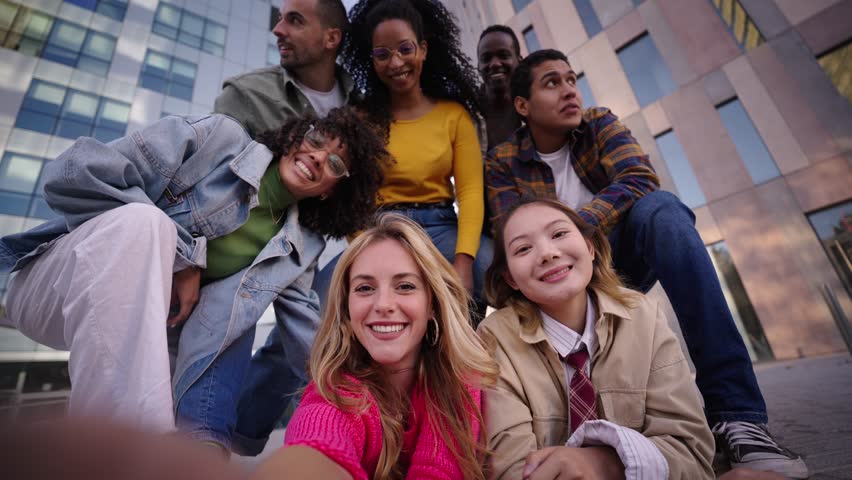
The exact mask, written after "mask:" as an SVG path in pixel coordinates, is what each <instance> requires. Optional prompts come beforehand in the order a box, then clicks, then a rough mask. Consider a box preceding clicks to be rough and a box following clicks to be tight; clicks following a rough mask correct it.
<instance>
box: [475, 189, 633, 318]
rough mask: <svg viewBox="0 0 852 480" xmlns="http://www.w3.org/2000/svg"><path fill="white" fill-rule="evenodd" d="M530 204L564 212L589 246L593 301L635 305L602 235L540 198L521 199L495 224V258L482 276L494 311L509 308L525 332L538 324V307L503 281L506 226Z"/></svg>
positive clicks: (506, 268) (571, 212)
mask: <svg viewBox="0 0 852 480" xmlns="http://www.w3.org/2000/svg"><path fill="white" fill-rule="evenodd" d="M530 205H543V206H545V207H550V208H552V209H554V210H557V211H559V212H562V213H564V214H565V216H566V217H568V219H569V220H571V222H572V223H573V224H574V225H576V226H577V229H578V230H579V231H580V234H581V235H583V238H585V239H586V241H587V242H589V243H590V244H591V245H592V248H593V249H594V252H595V260H594V262H593V263H592V265H593V267H592V279H591V281H589V285H588V286H587V287H586V289H587V290H591V291H592V293H593V295H592V297H593V298H594V291H600V292H603V293H605V294H606V295H608V296H610V297H612V298H613V299H614V300H615V301H617V302H618V303H620V304H622V305H624V306H625V307H633V306H635V303H636V301H637V299H638V294H637V293H634V292H632V291H630V290H627V289H625V288H623V287H624V282H622V281H621V278H620V277H619V276H618V274H617V273H616V272H615V269H614V268H613V267H612V249H611V248H610V246H609V240H607V238H606V236H605V235H604V234H603V232H601V231H600V229H598V228H596V227H594V226H592V225H590V224H589V223H587V222H586V221H585V220H583V217H581V216H580V215H578V214H577V212H576V211H574V210H573V209H572V208H571V207H568V206H566V205H564V204H562V203H560V202H558V201H556V200H551V199H543V198H527V199H524V200H523V201H521V203H519V204H517V205H515V206H514V207H512V208H511V209H510V210H509V211H508V212H507V213H506V214H505V215H503V216H502V218H501V219H500V222H499V224H498V225H497V228H496V230H495V235H494V259H493V260H492V262H491V266H490V267H489V268H488V271H487V272H486V273H485V294H486V295H487V297H488V300H489V303H490V304H491V305H493V306H494V307H495V308H503V307H509V306H511V307H512V308H514V309H515V312H517V313H518V318H520V319H521V322H522V324H523V325H524V326H525V327H526V328H527V329H534V328H536V327H537V326H538V324H539V323H540V322H541V315H540V314H539V308H538V305H536V304H535V303H533V302H532V301H531V300H529V299H528V298H527V297H525V296H524V294H523V293H521V291H520V290H515V289H514V288H512V287H511V286H509V284H508V283H506V279H505V274H506V273H508V271H509V265H508V260H507V257H506V224H507V223H509V220H510V219H511V218H512V217H514V216H515V215H517V214H519V213H520V210H522V209H523V208H524V207H528V206H530Z"/></svg>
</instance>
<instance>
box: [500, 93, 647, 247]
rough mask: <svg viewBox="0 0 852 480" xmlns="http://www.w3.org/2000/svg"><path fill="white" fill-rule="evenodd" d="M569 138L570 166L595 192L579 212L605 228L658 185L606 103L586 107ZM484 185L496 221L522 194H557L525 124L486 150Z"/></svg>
mask: <svg viewBox="0 0 852 480" xmlns="http://www.w3.org/2000/svg"><path fill="white" fill-rule="evenodd" d="M568 141H569V143H570V150H571V166H573V167H574V172H575V173H576V174H577V176H578V177H580V181H582V182H583V185H585V186H586V188H588V189H589V191H590V192H592V193H593V194H594V195H595V198H594V200H592V202H591V203H589V204H587V205H584V206H582V207H581V208H579V209H578V210H577V212H578V213H579V214H580V216H581V217H583V219H584V220H586V221H587V222H589V223H591V224H592V225H595V226H597V227H598V228H600V229H602V231H603V232H604V233H605V234H606V233H609V232H610V231H611V230H612V228H613V227H614V226H615V225H616V224H617V223H618V222H619V220H621V218H622V216H623V215H624V214H625V213H627V211H629V210H630V207H632V206H633V204H634V203H635V202H636V200H638V199H639V198H641V197H642V196H644V195H646V194H648V193H650V192H653V191H654V190H657V189H658V188H659V187H660V180H659V179H658V178H657V174H656V172H655V171H654V167H652V166H651V162H650V161H649V160H648V156H647V155H645V153H644V152H642V148H641V147H639V144H638V143H637V142H636V139H635V138H633V135H631V134H630V130H628V129H627V127H625V126H624V125H622V123H621V122H620V121H619V120H618V117H616V116H615V115H614V114H613V113H612V112H610V111H609V109H608V108H589V109H586V110H585V111H583V120H582V121H581V122H580V126H579V127H577V128H576V129H574V130H572V131H571V133H570V134H569V135H568ZM485 185H486V188H487V196H488V206H489V211H490V213H491V221H492V223H493V224H494V225H497V224H498V222H499V221H500V217H502V216H503V215H504V214H505V213H506V212H508V211H509V209H511V208H512V206H514V205H515V204H517V203H519V202H520V201H521V200H522V199H525V198H528V197H536V198H552V199H557V197H556V185H555V182H554V179H553V172H552V171H551V169H550V166H548V165H547V164H546V163H544V162H543V161H542V160H541V159H540V158H539V157H538V154H537V153H536V150H535V145H534V144H533V139H532V136H531V135H530V130H529V127H527V126H523V127H521V128H519V129H518V130H517V131H516V132H515V133H514V134H513V135H512V138H510V139H509V140H507V141H506V142H504V143H501V144H500V145H497V146H496V147H494V148H493V149H491V151H489V152H488V155H487V156H486V159H485Z"/></svg>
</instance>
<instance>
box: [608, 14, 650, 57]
mask: <svg viewBox="0 0 852 480" xmlns="http://www.w3.org/2000/svg"><path fill="white" fill-rule="evenodd" d="M645 30H647V28H645V22H644V21H643V20H642V15H639V11H638V10H634V11H632V12H630V13H629V14H627V15H625V16H623V17H621V20H619V21H617V22H615V24H613V25H612V26H611V27H609V28H607V29H606V35H607V36H608V37H609V43H610V45H612V48H613V49H615V50H618V49H619V48H621V47H622V46H624V45H625V44H627V42H629V41H630V40H633V39H634V38H636V37H638V36H639V35H641V34H642V32H644V31H645Z"/></svg>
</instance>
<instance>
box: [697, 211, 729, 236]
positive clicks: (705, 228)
mask: <svg viewBox="0 0 852 480" xmlns="http://www.w3.org/2000/svg"><path fill="white" fill-rule="evenodd" d="M693 213H695V229H696V230H698V234H699V235H701V240H703V241H704V244H705V245H710V244H711V243H716V242H720V241H722V240H724V239H725V237H723V236H722V232H720V231H719V226H718V225H716V219H715V218H713V213H712V212H711V211H710V207H708V206H706V205H705V206H703V207H698V208H696V209H695V210H693Z"/></svg>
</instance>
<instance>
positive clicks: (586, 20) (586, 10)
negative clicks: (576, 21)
mask: <svg viewBox="0 0 852 480" xmlns="http://www.w3.org/2000/svg"><path fill="white" fill-rule="evenodd" d="M574 8H575V9H577V13H578V14H579V15H580V20H582V21H583V27H585V28H586V35H588V36H589V38H592V37H594V36H595V35H597V34H598V33H599V32H600V31H601V30H602V28H601V22H600V20H598V14H597V13H595V9H594V8H593V7H592V2H590V1H589V0H574Z"/></svg>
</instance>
